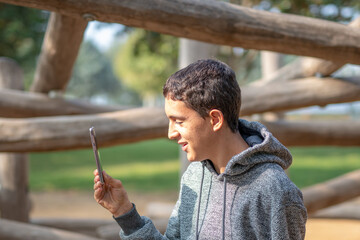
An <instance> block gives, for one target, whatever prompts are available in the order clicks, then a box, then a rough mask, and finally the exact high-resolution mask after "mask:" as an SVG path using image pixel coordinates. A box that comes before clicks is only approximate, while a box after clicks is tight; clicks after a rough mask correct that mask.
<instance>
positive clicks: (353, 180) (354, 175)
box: [302, 170, 360, 214]
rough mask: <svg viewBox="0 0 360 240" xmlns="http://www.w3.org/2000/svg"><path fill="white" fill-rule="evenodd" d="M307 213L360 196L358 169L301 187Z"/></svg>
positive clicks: (359, 173)
mask: <svg viewBox="0 0 360 240" xmlns="http://www.w3.org/2000/svg"><path fill="white" fill-rule="evenodd" d="M302 192H303V195H304V203H305V206H306V208H307V211H308V214H312V213H314V212H316V211H317V210H320V209H323V208H326V207H329V206H332V205H335V204H338V203H342V202H345V201H347V200H350V199H352V198H355V197H358V196H360V170H356V171H353V172H351V173H348V174H345V175H343V176H340V177H337V178H335V179H332V180H329V181H327V182H324V183H320V184H316V185H314V186H311V187H307V188H304V189H302Z"/></svg>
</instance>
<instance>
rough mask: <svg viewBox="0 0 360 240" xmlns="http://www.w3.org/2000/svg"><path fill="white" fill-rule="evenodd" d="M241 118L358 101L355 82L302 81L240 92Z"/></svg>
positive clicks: (359, 83)
mask: <svg viewBox="0 0 360 240" xmlns="http://www.w3.org/2000/svg"><path fill="white" fill-rule="evenodd" d="M241 92H242V106H241V115H242V116H247V115H251V114H255V113H263V112H268V111H274V112H277V111H284V110H292V109H297V108H303V107H309V106H314V105H319V106H326V105H328V104H330V103H344V102H353V101H359V100H360V80H359V79H334V78H315V77H312V78H306V79H305V78H304V79H297V80H294V81H288V82H286V83H281V82H273V83H272V84H271V85H265V86H248V87H246V86H245V87H243V88H242V90H241Z"/></svg>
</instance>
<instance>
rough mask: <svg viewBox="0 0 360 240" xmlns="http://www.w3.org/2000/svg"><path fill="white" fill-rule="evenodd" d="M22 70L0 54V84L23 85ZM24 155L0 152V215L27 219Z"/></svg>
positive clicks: (14, 218) (11, 86)
mask: <svg viewBox="0 0 360 240" xmlns="http://www.w3.org/2000/svg"><path fill="white" fill-rule="evenodd" d="M23 84H24V80H23V74H22V70H21V68H20V67H19V66H18V65H17V63H16V62H15V61H13V60H11V59H8V58H0V88H13V89H23ZM28 168H29V167H28V155H27V154H19V153H0V215H1V218H6V219H11V220H16V221H22V222H28V221H29V208H30V207H29V205H30V204H29V197H28Z"/></svg>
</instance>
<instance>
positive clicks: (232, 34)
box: [0, 0, 360, 64]
mask: <svg viewBox="0 0 360 240" xmlns="http://www.w3.org/2000/svg"><path fill="white" fill-rule="evenodd" d="M0 2H4V3H10V4H15V5H21V6H25V7H32V8H39V9H44V10H48V11H53V12H57V13H60V14H63V15H68V16H71V17H77V18H86V19H96V20H98V21H103V22H116V23H121V24H124V25H128V26H133V27H139V28H144V29H148V30H152V31H155V32H160V33H164V34H170V35H174V36H177V37H184V38H190V39H194V40H199V41H204V42H210V43H214V44H220V45H229V46H240V47H243V48H247V49H258V50H269V51H274V52H282V53H287V54H294V55H304V56H311V57H318V58H323V59H327V60H331V61H334V62H340V63H347V62H348V63H353V64H360V46H359V42H360V31H356V30H354V29H353V28H350V27H348V26H344V25H342V24H339V23H335V22H330V21H325V20H320V19H314V18H309V17H303V16H297V15H290V14H279V13H272V12H266V11H260V10H255V9H251V8H246V7H241V6H238V5H233V4H229V3H225V2H222V1H201V0H174V1H167V0H148V1H142V0H132V1H112V0H103V1H101V2H99V1H95V0H91V1H88V0H78V1H70V0H64V1H57V0H0Z"/></svg>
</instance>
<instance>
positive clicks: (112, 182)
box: [103, 171, 121, 187]
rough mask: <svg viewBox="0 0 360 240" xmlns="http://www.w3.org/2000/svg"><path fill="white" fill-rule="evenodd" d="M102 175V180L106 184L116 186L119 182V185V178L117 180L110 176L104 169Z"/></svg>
mask: <svg viewBox="0 0 360 240" xmlns="http://www.w3.org/2000/svg"><path fill="white" fill-rule="evenodd" d="M103 176H104V180H105V183H106V184H108V185H111V186H113V187H115V186H118V185H119V184H120V185H121V182H120V180H117V179H115V178H112V177H111V176H110V175H109V174H107V173H106V172H105V171H103Z"/></svg>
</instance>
